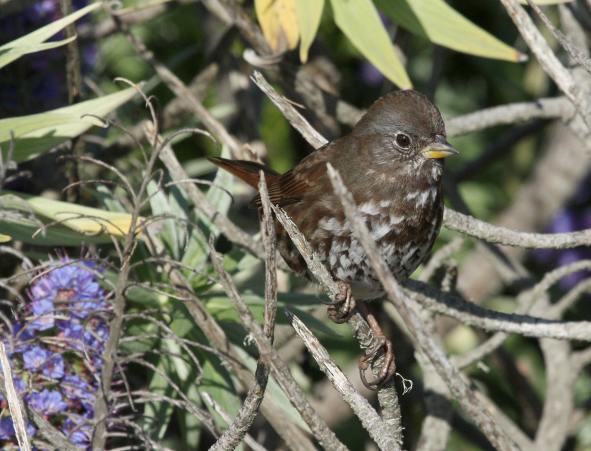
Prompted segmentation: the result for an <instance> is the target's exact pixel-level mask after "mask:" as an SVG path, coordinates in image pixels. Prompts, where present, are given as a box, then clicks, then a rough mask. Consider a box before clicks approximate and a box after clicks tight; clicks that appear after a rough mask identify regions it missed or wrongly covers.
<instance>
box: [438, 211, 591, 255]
mask: <svg viewBox="0 0 591 451" xmlns="http://www.w3.org/2000/svg"><path fill="white" fill-rule="evenodd" d="M443 221H444V225H445V227H447V228H448V229H450V230H455V231H456V232H461V233H464V234H466V235H468V236H472V237H475V238H479V239H481V240H485V241H488V242H489V243H495V244H503V245H505V246H517V247H523V248H528V249H567V248H572V247H578V246H589V245H591V229H588V230H581V231H578V232H568V233H528V232H519V231H516V230H512V229H509V228H507V227H500V226H495V225H493V224H489V223H487V222H484V221H481V220H480V219H476V218H474V217H472V216H468V215H464V214H462V213H459V212H457V211H454V210H452V209H450V208H446V209H445V214H444V217H443Z"/></svg>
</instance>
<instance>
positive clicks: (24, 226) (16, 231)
mask: <svg viewBox="0 0 591 451" xmlns="http://www.w3.org/2000/svg"><path fill="white" fill-rule="evenodd" d="M45 222H46V221H44V220H43V218H42V217H38V216H37V215H36V214H35V212H34V211H33V209H32V207H31V206H30V205H29V204H28V203H27V202H26V201H25V200H24V199H22V198H20V197H18V196H15V195H13V194H4V195H1V196H0V233H2V234H5V235H10V236H11V237H12V238H13V239H14V240H16V241H22V242H24V243H29V244H36V245H39V246H80V245H81V244H82V243H86V244H91V243H96V244H99V243H110V242H111V238H110V237H109V236H108V235H90V236H89V235H86V234H83V233H80V232H76V231H74V230H72V229H69V228H67V227H64V226H62V225H53V226H51V227H48V228H46V229H44V230H42V231H40V230H41V229H42V227H43V226H44V225H45Z"/></svg>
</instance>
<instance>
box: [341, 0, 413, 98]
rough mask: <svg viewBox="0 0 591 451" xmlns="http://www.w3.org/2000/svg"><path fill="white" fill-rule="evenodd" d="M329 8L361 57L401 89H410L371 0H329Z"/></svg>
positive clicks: (408, 80)
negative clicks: (330, 6)
mask: <svg viewBox="0 0 591 451" xmlns="http://www.w3.org/2000/svg"><path fill="white" fill-rule="evenodd" d="M331 5H332V9H333V11H334V16H335V22H336V24H337V26H338V27H339V28H340V29H341V30H342V31H343V33H345V36H347V37H348V38H349V40H350V41H351V42H352V43H353V45H355V47H357V49H359V51H360V52H361V53H362V54H363V56H365V57H366V58H367V59H368V60H369V61H371V63H372V64H373V65H374V66H376V67H377V68H378V69H379V70H380V72H382V73H383V74H384V75H385V76H386V77H388V78H389V79H390V80H391V81H392V82H393V83H394V84H396V85H397V86H399V87H400V88H402V89H408V88H412V83H411V81H410V79H409V78H408V75H407V73H406V70H405V69H404V66H403V65H402V63H401V62H400V59H399V58H398V56H397V55H396V51H395V49H394V45H393V44H392V41H391V40H390V37H389V36H388V33H387V32H386V29H385V28H384V25H383V24H382V21H381V19H380V16H379V15H378V11H377V10H376V8H375V6H374V4H373V3H372V2H371V0H331Z"/></svg>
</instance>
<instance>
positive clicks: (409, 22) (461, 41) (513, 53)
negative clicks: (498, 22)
mask: <svg viewBox="0 0 591 451" xmlns="http://www.w3.org/2000/svg"><path fill="white" fill-rule="evenodd" d="M377 5H378V7H379V8H380V9H381V10H382V11H384V13H386V14H387V15H388V16H389V17H390V18H391V19H392V20H393V21H394V22H396V23H397V24H399V25H400V26H401V27H404V28H406V29H407V30H409V31H410V32H412V33H415V34H417V35H419V36H424V37H426V38H427V39H429V40H430V41H431V42H434V43H435V44H439V45H441V46H443V47H448V48H450V49H453V50H457V51H458V52H463V53H469V54H471V55H477V56H482V57H485V58H494V59H500V60H507V61H522V60H523V59H524V55H523V54H522V53H521V52H519V51H518V50H516V49H514V48H512V47H510V46H508V45H507V44H505V43H504V42H502V41H500V40H499V39H497V38H495V37H494V36H493V35H491V34H490V33H488V32H486V31H484V30H483V29H482V28H480V27H478V26H477V25H475V24H474V23H472V22H470V21H469V20H468V19H466V18H465V17H464V16H462V15H461V14H460V13H459V12H457V11H456V10H455V9H453V8H452V7H451V6H449V5H448V4H447V3H445V1H444V0H377Z"/></svg>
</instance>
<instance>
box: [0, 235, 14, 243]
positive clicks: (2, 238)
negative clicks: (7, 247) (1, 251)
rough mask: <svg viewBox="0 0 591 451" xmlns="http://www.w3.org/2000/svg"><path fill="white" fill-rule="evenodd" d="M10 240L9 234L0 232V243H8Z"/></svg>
mask: <svg viewBox="0 0 591 451" xmlns="http://www.w3.org/2000/svg"><path fill="white" fill-rule="evenodd" d="M10 240H12V237H11V236H10V235H4V234H3V233H0V243H8V242H9V241H10Z"/></svg>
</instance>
